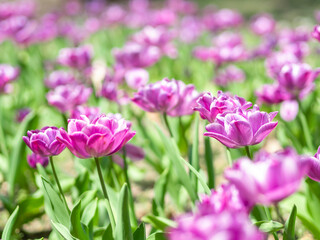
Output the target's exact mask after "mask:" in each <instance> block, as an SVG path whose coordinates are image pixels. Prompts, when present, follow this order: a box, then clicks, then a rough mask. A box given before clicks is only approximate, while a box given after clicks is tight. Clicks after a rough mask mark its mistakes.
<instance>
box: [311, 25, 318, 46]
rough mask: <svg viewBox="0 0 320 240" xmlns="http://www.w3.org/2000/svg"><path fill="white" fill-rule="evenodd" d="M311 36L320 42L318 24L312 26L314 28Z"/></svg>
mask: <svg viewBox="0 0 320 240" xmlns="http://www.w3.org/2000/svg"><path fill="white" fill-rule="evenodd" d="M311 36H312V37H313V38H314V39H317V40H318V41H319V42H320V26H319V25H317V26H315V27H314V29H313V31H312V33H311Z"/></svg>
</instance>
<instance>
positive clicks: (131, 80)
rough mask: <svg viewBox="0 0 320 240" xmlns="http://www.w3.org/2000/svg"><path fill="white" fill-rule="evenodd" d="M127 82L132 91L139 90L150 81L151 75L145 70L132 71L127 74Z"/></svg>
mask: <svg viewBox="0 0 320 240" xmlns="http://www.w3.org/2000/svg"><path fill="white" fill-rule="evenodd" d="M125 80H126V83H127V84H128V86H129V87H131V88H132V89H139V88H140V87H142V86H144V85H146V84H147V82H148V81H149V73H148V71H146V70H145V69H143V68H138V69H132V70H129V71H127V72H126V75H125Z"/></svg>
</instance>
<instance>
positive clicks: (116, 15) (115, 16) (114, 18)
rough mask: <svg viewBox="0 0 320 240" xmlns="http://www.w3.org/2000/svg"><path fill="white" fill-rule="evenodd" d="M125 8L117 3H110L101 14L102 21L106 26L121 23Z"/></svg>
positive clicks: (123, 18)
mask: <svg viewBox="0 0 320 240" xmlns="http://www.w3.org/2000/svg"><path fill="white" fill-rule="evenodd" d="M125 16H126V10H125V9H123V7H122V6H120V5H119V4H112V5H110V6H109V7H108V8H107V9H106V10H105V11H104V12H103V13H102V16H101V19H102V22H104V23H106V25H107V26H110V25H116V24H119V23H122V22H123V21H124V20H125Z"/></svg>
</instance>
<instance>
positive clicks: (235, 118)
mask: <svg viewBox="0 0 320 240" xmlns="http://www.w3.org/2000/svg"><path fill="white" fill-rule="evenodd" d="M276 115H277V112H272V113H266V112H261V111H260V110H259V108H258V106H256V105H255V106H254V107H253V109H249V110H241V109H240V108H238V109H237V110H236V111H234V112H225V113H223V114H221V115H218V116H217V118H216V120H215V122H213V123H211V124H209V125H207V126H206V130H207V131H208V132H206V133H204V135H205V136H208V137H212V138H215V139H217V140H218V141H219V142H221V143H222V144H223V145H225V146H227V147H229V148H240V147H244V146H249V145H256V144H258V143H260V142H261V141H262V140H263V139H264V138H266V137H267V136H268V135H269V134H270V132H271V131H272V130H273V129H274V128H275V127H276V126H277V124H278V122H272V120H273V118H274V117H275V116H276Z"/></svg>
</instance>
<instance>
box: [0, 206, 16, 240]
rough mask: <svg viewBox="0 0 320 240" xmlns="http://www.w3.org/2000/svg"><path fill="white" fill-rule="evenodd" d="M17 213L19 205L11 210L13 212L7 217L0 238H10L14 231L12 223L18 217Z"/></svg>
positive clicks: (13, 223)
mask: <svg viewBox="0 0 320 240" xmlns="http://www.w3.org/2000/svg"><path fill="white" fill-rule="evenodd" d="M18 213H19V206H17V207H16V209H15V210H14V211H13V213H12V214H11V216H10V217H9V219H8V221H7V223H6V226H5V227H4V230H3V233H2V236H1V238H2V239H4V240H7V239H8V240H9V239H11V236H12V232H13V231H14V225H15V222H16V219H17V217H18Z"/></svg>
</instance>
